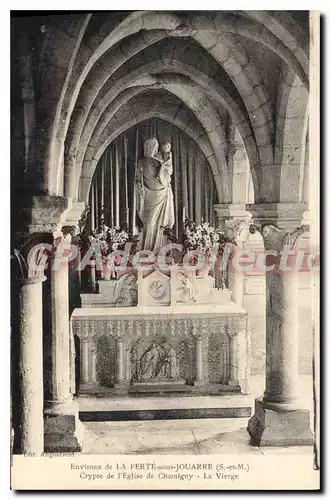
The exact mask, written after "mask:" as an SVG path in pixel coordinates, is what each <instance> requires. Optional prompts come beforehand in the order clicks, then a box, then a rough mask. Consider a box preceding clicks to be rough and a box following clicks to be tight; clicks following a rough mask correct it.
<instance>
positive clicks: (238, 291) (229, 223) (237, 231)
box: [214, 205, 251, 307]
mask: <svg viewBox="0 0 330 500" xmlns="http://www.w3.org/2000/svg"><path fill="white" fill-rule="evenodd" d="M214 210H215V213H216V220H217V225H218V227H220V228H222V230H223V232H224V233H225V234H226V236H228V238H231V239H233V240H234V241H235V242H236V245H233V247H232V252H233V254H232V258H231V259H228V266H227V270H226V272H227V282H228V288H229V289H230V290H231V292H232V297H231V299H232V301H233V302H235V303H236V304H237V305H238V306H240V307H242V305H243V292H244V278H245V272H244V265H245V264H244V262H243V264H242V262H241V261H240V253H241V252H242V251H243V252H244V250H245V243H246V240H247V235H248V231H249V226H250V224H251V214H250V213H249V212H247V211H246V210H245V205H214Z"/></svg>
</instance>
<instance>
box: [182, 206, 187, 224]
mask: <svg viewBox="0 0 330 500" xmlns="http://www.w3.org/2000/svg"><path fill="white" fill-rule="evenodd" d="M185 219H186V207H183V209H182V220H183V223H184V221H185Z"/></svg>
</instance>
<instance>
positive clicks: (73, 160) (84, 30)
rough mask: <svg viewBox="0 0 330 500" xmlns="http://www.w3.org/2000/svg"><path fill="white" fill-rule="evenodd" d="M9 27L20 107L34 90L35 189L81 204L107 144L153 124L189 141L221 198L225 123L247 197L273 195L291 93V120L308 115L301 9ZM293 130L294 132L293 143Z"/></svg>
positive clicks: (66, 19) (54, 20)
mask: <svg viewBox="0 0 330 500" xmlns="http://www.w3.org/2000/svg"><path fill="white" fill-rule="evenodd" d="M14 21H15V22H14V23H13V26H14V30H13V32H15V29H17V28H19V29H20V30H22V26H24V29H23V32H24V31H25V33H26V36H25V37H23V38H21V40H18V41H15V42H14V46H15V45H17V49H19V50H20V55H19V56H18V57H19V59H20V68H21V69H20V74H19V78H20V81H23V87H24V85H25V87H24V88H25V89H27V90H28V89H29V88H30V93H29V92H27V91H26V92H25V93H26V94H29V95H30V100H31V93H32V94H33V100H34V105H35V109H34V112H33V113H34V114H33V118H34V119H33V120H32V121H31V120H30V121H31V123H30V125H26V126H25V128H26V127H27V126H30V128H31V132H29V133H30V135H31V137H32V136H33V140H32V141H31V148H32V151H33V153H30V154H31V164H32V163H33V165H34V167H33V168H34V170H35V169H38V168H39V169H40V172H39V173H40V176H39V179H40V177H41V178H42V182H41V181H40V186H41V189H43V190H44V191H45V192H47V193H49V194H57V195H61V194H64V195H65V196H68V197H71V198H73V199H77V198H79V199H81V200H86V199H87V196H88V190H89V186H90V182H91V178H92V176H93V172H94V170H95V168H96V165H97V162H98V160H99V158H100V157H101V155H102V153H103V151H104V150H105V148H106V147H107V146H108V145H109V144H110V143H111V141H112V140H114V139H115V138H116V137H117V136H118V135H119V134H120V133H121V132H123V131H124V130H126V129H128V128H129V127H131V126H132V125H133V124H134V123H138V122H139V121H142V120H144V119H146V118H149V117H159V118H162V119H163V120H166V121H168V122H170V123H173V124H175V125H176V126H178V127H179V128H181V129H182V130H184V131H185V132H187V133H188V134H189V135H190V137H192V138H193V139H194V141H195V142H196V144H197V145H198V146H199V147H200V149H201V150H202V151H203V153H204V155H205V156H206V158H207V159H208V161H209V164H210V167H211V169H212V171H213V174H214V178H215V183H216V185H217V189H218V192H219V198H220V199H221V200H222V201H223V202H230V198H231V192H230V186H231V183H230V178H229V177H228V165H227V153H228V144H229V143H230V140H231V137H232V136H233V130H234V129H235V128H237V130H238V132H239V137H240V140H241V141H242V143H243V144H244V146H245V149H246V152H247V156H248V160H249V164H250V168H251V172H252V175H253V181H254V187H255V194H256V199H257V200H259V201H265V200H267V201H275V200H276V199H277V198H278V197H279V189H280V185H281V184H280V182H279V179H280V177H281V172H282V164H283V158H282V156H281V154H280V155H279V147H278V146H279V145H281V147H282V148H283V140H284V139H285V138H284V130H285V117H286V115H287V111H288V109H289V108H290V109H291V111H292V106H291V102H292V99H290V92H291V90H292V88H293V87H295V88H298V89H299V96H300V97H299V99H298V101H299V102H298V104H296V107H297V106H298V108H297V109H295V108H294V109H293V111H294V113H296V115H297V116H298V119H299V120H300V122H302V123H305V120H304V117H305V115H306V113H307V111H306V110H307V100H308V77H309V75H308V71H309V65H308V47H309V31H308V17H307V16H306V14H304V13H303V12H302V13H300V15H298V14H297V13H292V15H290V14H289V13H287V12H286V13H285V15H283V13H282V12H277V11H275V12H266V11H251V12H250V11H244V12H243V11H239V12H230V11H225V12H219V11H218V12H197V11H178V12H169V11H167V12H160V11H152V12H147V11H141V12H109V13H95V14H92V15H83V14H73V15H65V16H47V17H37V18H35V19H34V20H31V19H30V20H29V21H24V20H15V19H14ZM24 82H25V84H24ZM31 87H32V88H33V90H31ZM25 106H26V103H25ZM294 113H293V114H294ZM32 122H33V123H32ZM32 128H33V131H32ZM300 129H301V130H300ZM299 134H300V135H299ZM304 134H305V135H306V131H305V130H303V129H302V125H301V126H300V128H299V133H298V135H299V137H300V136H301V137H300V138H301V140H302V141H303V136H304ZM45 139H47V140H45ZM302 156H303V153H302V152H301V154H300V156H299V158H294V160H292V161H291V163H290V169H291V170H290V172H291V171H292V172H296V171H298V170H299V168H300V169H301V167H300V164H301V161H302ZM295 162H297V168H296V169H295V168H294V165H295ZM36 165H37V166H36ZM40 165H41V166H40ZM292 165H293V167H292ZM299 171H300V170H299ZM290 175H293V174H291V173H290Z"/></svg>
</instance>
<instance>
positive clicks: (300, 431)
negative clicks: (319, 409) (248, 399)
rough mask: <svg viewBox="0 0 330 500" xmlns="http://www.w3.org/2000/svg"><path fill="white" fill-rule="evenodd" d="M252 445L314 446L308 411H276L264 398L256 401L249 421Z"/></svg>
mask: <svg viewBox="0 0 330 500" xmlns="http://www.w3.org/2000/svg"><path fill="white" fill-rule="evenodd" d="M248 431H249V434H250V436H251V444H252V445H257V446H297V445H311V444H313V436H312V433H311V430H310V415H309V411H308V410H300V409H298V410H293V411H282V412H281V411H275V410H271V409H269V408H268V407H267V405H266V404H265V403H264V401H263V399H262V398H258V399H256V400H255V412H254V415H253V417H252V418H251V419H250V420H249V424H248Z"/></svg>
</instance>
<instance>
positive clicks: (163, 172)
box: [158, 142, 173, 186]
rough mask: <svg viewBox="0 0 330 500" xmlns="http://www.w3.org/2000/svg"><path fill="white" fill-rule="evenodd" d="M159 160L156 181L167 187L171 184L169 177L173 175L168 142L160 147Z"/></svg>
mask: <svg viewBox="0 0 330 500" xmlns="http://www.w3.org/2000/svg"><path fill="white" fill-rule="evenodd" d="M159 159H160V160H161V166H160V169H159V173H158V179H159V180H160V182H161V183H162V184H164V185H165V186H168V185H169V184H170V183H171V175H172V173H173V163H172V152H171V143H170V142H165V144H163V145H162V146H161V155H160V157H159Z"/></svg>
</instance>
